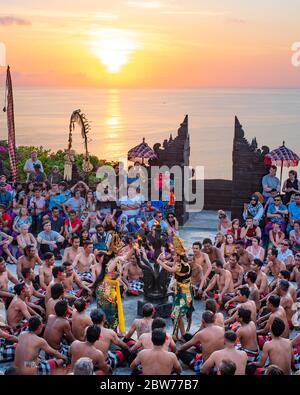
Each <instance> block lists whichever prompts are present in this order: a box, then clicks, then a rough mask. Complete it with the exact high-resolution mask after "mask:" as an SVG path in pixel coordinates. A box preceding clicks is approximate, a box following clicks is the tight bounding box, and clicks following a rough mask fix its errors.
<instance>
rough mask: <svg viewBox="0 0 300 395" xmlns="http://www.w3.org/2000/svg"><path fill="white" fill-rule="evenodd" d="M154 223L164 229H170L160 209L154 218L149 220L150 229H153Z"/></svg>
mask: <svg viewBox="0 0 300 395" xmlns="http://www.w3.org/2000/svg"><path fill="white" fill-rule="evenodd" d="M153 225H160V227H161V229H162V231H167V230H168V224H167V223H166V221H165V220H163V215H162V213H161V212H160V211H158V212H157V213H155V214H154V218H153V219H152V220H151V221H149V222H148V229H149V230H151V228H152V226H153Z"/></svg>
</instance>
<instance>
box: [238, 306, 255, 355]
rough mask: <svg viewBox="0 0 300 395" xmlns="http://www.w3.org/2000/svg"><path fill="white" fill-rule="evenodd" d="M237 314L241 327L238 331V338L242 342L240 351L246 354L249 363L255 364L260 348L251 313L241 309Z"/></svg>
mask: <svg viewBox="0 0 300 395" xmlns="http://www.w3.org/2000/svg"><path fill="white" fill-rule="evenodd" d="M237 313H238V317H237V318H238V322H239V323H240V325H241V326H240V328H239V329H238V330H237V331H236V334H237V338H238V340H239V342H240V347H239V349H240V350H242V351H245V352H246V354H247V356H248V362H255V361H257V358H258V357H259V348H258V344H257V336H256V326H255V323H254V322H253V321H252V320H251V311H250V310H248V309H245V308H243V307H240V308H239V309H238V312H237Z"/></svg>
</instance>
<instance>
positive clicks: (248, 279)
mask: <svg viewBox="0 0 300 395" xmlns="http://www.w3.org/2000/svg"><path fill="white" fill-rule="evenodd" d="M244 278H245V283H246V285H245V286H247V287H248V288H249V290H250V295H249V299H250V300H253V301H254V303H255V305H256V309H257V311H259V309H260V300H259V299H260V298H259V290H258V288H257V285H256V280H257V274H256V272H254V271H251V272H247V273H246V274H245V276H244Z"/></svg>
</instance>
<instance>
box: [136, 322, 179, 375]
mask: <svg viewBox="0 0 300 395" xmlns="http://www.w3.org/2000/svg"><path fill="white" fill-rule="evenodd" d="M166 337H167V335H166V333H165V332H164V331H163V330H161V329H155V330H154V331H153V332H152V335H151V340H152V343H153V348H152V349H146V350H142V351H141V352H139V353H138V355H137V357H136V358H135V360H134V361H133V362H132V364H131V365H130V368H131V369H136V368H137V367H138V366H139V365H142V368H143V374H145V375H156V376H160V375H170V374H171V373H172V372H176V373H181V371H182V369H181V366H180V363H179V361H178V359H177V357H176V355H175V354H174V353H172V352H168V351H166V350H165V348H164V344H165V342H166Z"/></svg>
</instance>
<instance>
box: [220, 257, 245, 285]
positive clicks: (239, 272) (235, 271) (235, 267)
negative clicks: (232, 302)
mask: <svg viewBox="0 0 300 395" xmlns="http://www.w3.org/2000/svg"><path fill="white" fill-rule="evenodd" d="M239 259H240V256H239V254H237V253H236V252H234V253H233V254H231V255H230V257H229V260H228V262H226V263H225V265H224V269H225V270H228V271H229V272H230V273H231V276H232V280H233V286H234V289H237V288H238V287H240V286H241V285H242V282H243V275H244V269H243V268H242V266H241V265H240V264H239Z"/></svg>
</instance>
